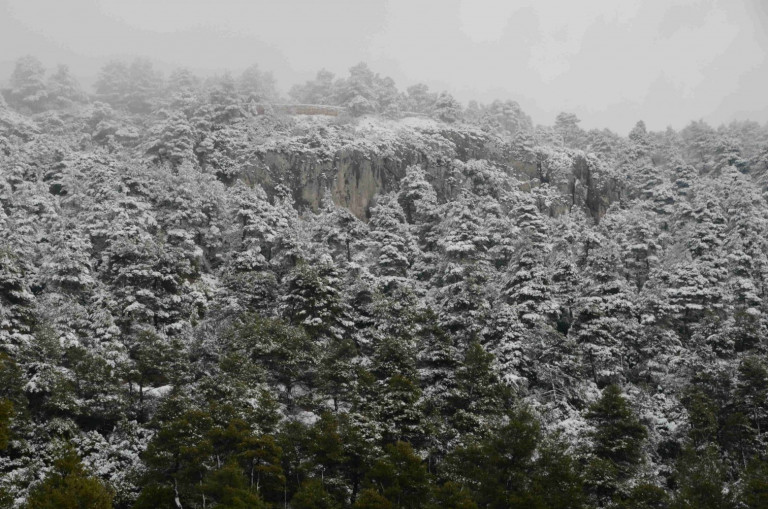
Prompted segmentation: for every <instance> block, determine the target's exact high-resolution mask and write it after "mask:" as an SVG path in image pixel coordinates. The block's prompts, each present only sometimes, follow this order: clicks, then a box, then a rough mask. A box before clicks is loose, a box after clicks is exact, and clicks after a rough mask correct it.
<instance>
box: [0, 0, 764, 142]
mask: <svg viewBox="0 0 768 509" xmlns="http://www.w3.org/2000/svg"><path fill="white" fill-rule="evenodd" d="M767 51H768V0H582V1H576V0H435V1H422V0H386V1H385V0H381V1H376V0H326V1H322V0H280V1H274V2H267V1H257V0H240V1H238V0H216V1H210V0H66V1H64V0H48V1H43V0H0V72H2V75H0V79H1V80H2V81H5V79H7V76H8V75H9V74H10V72H11V69H12V63H13V61H14V60H15V59H16V58H18V57H19V56H22V55H25V54H32V55H35V56H37V57H38V58H39V59H40V60H41V61H42V62H43V63H44V64H45V65H46V66H51V67H52V66H54V65H55V64H57V63H67V64H69V65H70V67H71V68H72V70H73V71H74V72H75V74H77V75H79V76H81V77H82V79H83V80H84V81H86V82H88V81H90V80H92V79H93V77H94V76H95V74H96V73H97V71H98V68H99V67H100V66H101V65H102V64H103V63H104V62H105V61H106V60H108V59H110V58H114V57H129V56H134V55H138V56H148V57H150V58H152V59H153V60H155V61H156V62H157V65H158V66H160V67H161V68H164V69H167V68H171V67H173V66H176V65H181V66H187V67H191V68H194V69H196V70H199V71H201V72H212V71H213V72H218V71H221V70H224V69H230V70H232V71H238V70H240V69H243V68H245V67H247V66H248V65H251V64H252V63H257V64H259V66H260V67H261V68H262V69H265V70H271V71H273V73H274V75H275V77H276V79H277V81H278V85H279V87H280V88H281V89H282V90H283V91H287V90H288V88H290V86H291V85H292V84H294V83H296V82H299V81H304V80H306V79H309V78H312V77H313V76H314V75H315V73H316V72H317V71H318V70H319V69H320V68H323V67H325V68H327V69H328V70H330V71H332V72H335V73H336V74H337V75H346V72H347V69H348V68H349V67H351V66H352V65H354V64H356V63H358V62H360V61H365V62H368V64H369V65H370V67H371V68H372V69H373V70H374V71H375V72H378V73H380V74H382V75H387V76H391V77H392V78H394V79H395V81H396V83H397V85H398V87H399V88H400V89H401V90H404V89H405V88H406V87H407V86H409V85H412V84H414V83H417V82H424V83H427V84H428V85H430V88H433V89H434V90H435V91H440V90H447V91H449V92H450V93H452V94H453V95H454V96H456V97H457V98H458V99H459V100H461V101H463V102H466V101H468V100H470V99H476V100H478V101H480V102H490V101H491V100H493V99H496V98H498V99H513V100H516V101H518V102H519V103H520V104H521V106H522V107H523V109H525V110H526V111H527V112H528V113H529V114H531V116H532V117H533V119H534V121H535V122H537V123H544V124H551V123H552V122H553V121H554V117H555V116H556V115H557V113H558V112H560V111H569V112H574V113H576V114H577V115H578V116H579V117H580V118H581V119H582V127H585V128H593V127H609V128H611V129H614V130H616V131H618V132H619V133H621V134H626V133H627V132H628V130H629V129H630V128H631V126H632V125H634V123H635V122H636V121H637V120H640V119H642V120H644V121H645V122H646V124H647V125H648V127H649V128H651V129H657V130H658V129H664V128H665V127H666V126H668V125H671V126H673V127H675V128H680V127H683V126H685V124H687V123H688V121H690V120H692V119H699V118H703V119H704V120H707V121H708V122H710V123H712V124H714V125H717V124H719V123H722V122H728V121H730V120H732V119H746V118H749V119H753V120H757V121H759V122H761V123H762V122H766V121H768V92H767V91H768V60H767V57H766V53H767Z"/></svg>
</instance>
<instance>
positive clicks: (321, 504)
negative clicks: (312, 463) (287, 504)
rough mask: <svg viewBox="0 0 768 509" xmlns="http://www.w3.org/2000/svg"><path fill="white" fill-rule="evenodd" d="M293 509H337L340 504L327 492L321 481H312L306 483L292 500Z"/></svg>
mask: <svg viewBox="0 0 768 509" xmlns="http://www.w3.org/2000/svg"><path fill="white" fill-rule="evenodd" d="M291 507H293V508H295V509H336V508H338V507H339V504H337V503H336V502H335V501H334V499H333V497H331V495H330V494H329V493H328V492H327V491H326V490H325V488H324V487H323V483H322V482H321V481H319V480H318V479H310V480H308V481H304V483H302V485H301V488H299V491H297V492H296V494H295V495H294V496H293V498H291Z"/></svg>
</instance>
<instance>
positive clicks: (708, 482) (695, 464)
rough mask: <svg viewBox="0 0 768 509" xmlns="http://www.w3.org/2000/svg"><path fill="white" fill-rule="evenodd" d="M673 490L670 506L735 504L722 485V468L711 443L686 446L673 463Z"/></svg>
mask: <svg viewBox="0 0 768 509" xmlns="http://www.w3.org/2000/svg"><path fill="white" fill-rule="evenodd" d="M676 482H677V490H676V493H675V496H674V499H673V502H672V505H671V507H672V509H694V508H695V509H710V508H711V509H728V508H732V507H736V504H735V502H734V500H733V496H732V494H731V492H730V491H729V490H728V489H727V487H726V478H725V468H724V466H723V464H722V462H721V460H720V458H719V456H718V454H717V450H716V449H715V448H714V447H711V446H710V447H707V448H705V449H702V450H699V451H697V450H694V449H692V448H686V449H685V450H684V451H683V454H682V455H681V456H680V459H679V460H678V463H677V472H676Z"/></svg>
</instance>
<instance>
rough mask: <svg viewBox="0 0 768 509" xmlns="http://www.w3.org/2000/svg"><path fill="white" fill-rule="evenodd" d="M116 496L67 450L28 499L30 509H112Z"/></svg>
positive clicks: (72, 452) (71, 451)
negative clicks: (90, 474) (89, 473)
mask: <svg viewBox="0 0 768 509" xmlns="http://www.w3.org/2000/svg"><path fill="white" fill-rule="evenodd" d="M113 496H114V495H113V493H112V492H111V491H110V490H109V489H108V488H106V487H105V486H104V485H103V484H102V483H101V482H100V481H99V480H98V479H96V478H94V477H91V476H89V475H88V473H87V472H86V471H85V468H84V467H83V464H82V462H81V460H80V457H79V456H78V455H77V453H76V452H75V451H74V450H72V449H68V450H66V451H64V452H63V453H62V454H61V455H60V456H59V457H58V458H57V459H56V460H55V462H54V468H53V470H52V472H51V473H50V474H49V475H48V476H47V477H46V478H45V480H44V481H43V482H42V483H40V484H39V485H37V486H35V487H34V488H33V489H32V490H31V492H30V495H29V498H28V499H27V505H26V507H28V508H29V509H47V508H51V509H53V508H63V509H70V508H71V509H77V508H81V507H88V508H93V509H110V508H111V507H112V498H113Z"/></svg>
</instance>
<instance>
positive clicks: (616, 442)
mask: <svg viewBox="0 0 768 509" xmlns="http://www.w3.org/2000/svg"><path fill="white" fill-rule="evenodd" d="M586 417H587V420H588V421H589V422H590V424H592V426H593V429H594V431H593V432H592V440H593V444H594V445H593V447H592V457H593V459H592V461H591V462H590V465H589V472H588V474H587V476H588V480H587V483H588V486H589V488H590V491H591V492H592V493H593V494H594V495H596V496H597V499H598V500H602V501H606V500H610V499H611V498H612V497H613V495H614V494H615V492H616V491H617V490H618V489H619V488H620V485H621V483H622V482H624V481H625V480H627V479H628V478H630V477H631V476H632V474H633V473H634V472H635V470H636V469H637V467H638V465H639V464H640V463H641V461H642V459H643V447H642V446H643V441H644V440H645V439H646V437H647V436H648V431H647V429H646V428H645V426H643V425H642V424H641V423H640V422H639V421H638V419H637V417H635V414H634V412H633V411H632V408H631V407H630V406H629V402H628V401H627V400H626V399H625V398H624V396H622V394H621V389H620V388H619V386H618V385H609V386H608V387H606V388H605V389H603V393H602V396H601V397H600V399H598V400H597V401H596V402H595V403H593V404H592V405H591V406H590V407H589V411H588V412H587V415H586Z"/></svg>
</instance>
